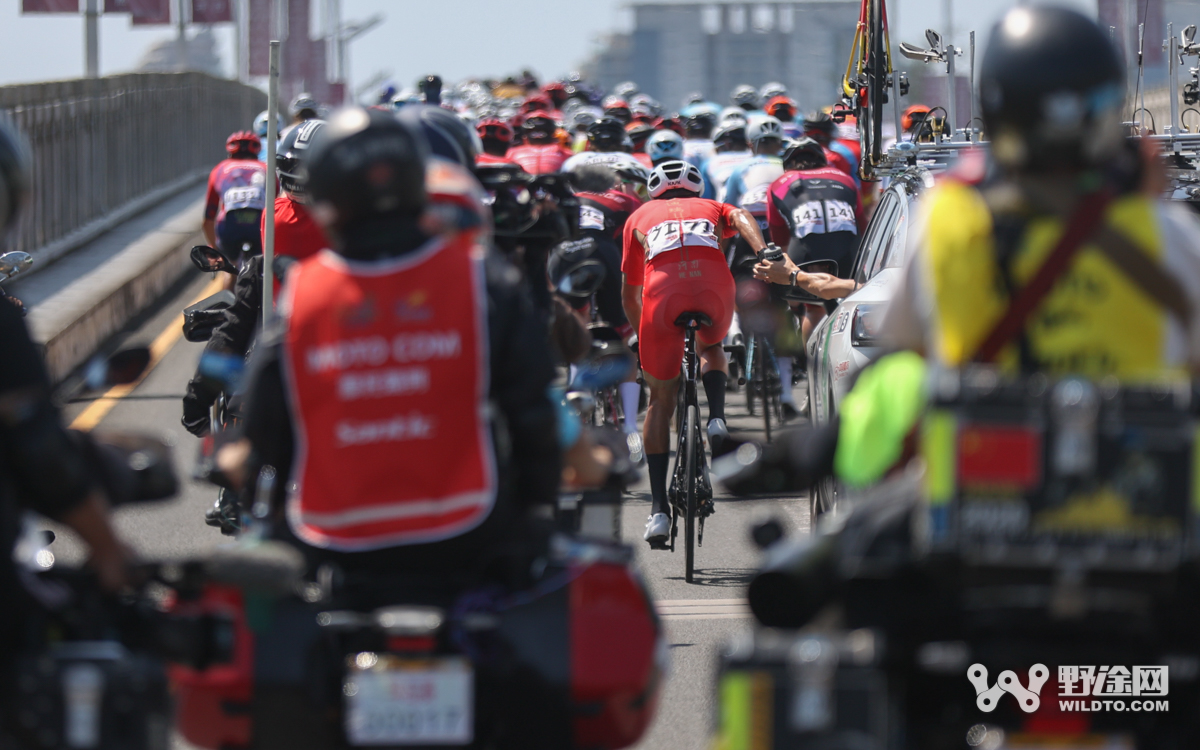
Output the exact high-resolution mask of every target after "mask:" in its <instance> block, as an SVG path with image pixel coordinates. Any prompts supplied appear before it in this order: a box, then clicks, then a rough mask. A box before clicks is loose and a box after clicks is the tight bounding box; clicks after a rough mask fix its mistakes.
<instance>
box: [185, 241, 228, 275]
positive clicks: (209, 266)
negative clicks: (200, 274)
mask: <svg viewBox="0 0 1200 750" xmlns="http://www.w3.org/2000/svg"><path fill="white" fill-rule="evenodd" d="M191 257H192V264H193V265H195V266H196V268H199V269H200V270H201V271H204V272H205V273H216V272H217V271H225V272H227V273H233V274H236V273H237V268H235V267H234V265H233V263H232V262H230V260H229V259H228V258H226V257H225V255H224V254H222V253H221V251H220V250H217V249H216V248H212V247H209V246H208V245H196V246H195V247H193V248H192V252H191Z"/></svg>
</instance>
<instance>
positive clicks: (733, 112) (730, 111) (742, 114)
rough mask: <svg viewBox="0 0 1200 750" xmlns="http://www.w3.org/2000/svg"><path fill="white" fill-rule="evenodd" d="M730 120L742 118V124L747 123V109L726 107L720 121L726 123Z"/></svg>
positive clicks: (722, 111)
mask: <svg viewBox="0 0 1200 750" xmlns="http://www.w3.org/2000/svg"><path fill="white" fill-rule="evenodd" d="M730 120H741V121H742V124H743V125H745V124H746V110H744V109H742V108H741V107H726V108H725V109H723V110H721V118H720V120H718V122H720V123H722V124H724V123H726V122H729V121H730Z"/></svg>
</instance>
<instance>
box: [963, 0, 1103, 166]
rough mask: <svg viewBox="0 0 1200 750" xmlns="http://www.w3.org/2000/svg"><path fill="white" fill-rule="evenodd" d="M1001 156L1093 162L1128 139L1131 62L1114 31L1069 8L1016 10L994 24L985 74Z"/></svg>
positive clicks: (1017, 160)
mask: <svg viewBox="0 0 1200 750" xmlns="http://www.w3.org/2000/svg"><path fill="white" fill-rule="evenodd" d="M979 80H980V88H979V99H980V102H981V103H982V105H983V122H984V126H985V127H986V129H987V131H988V135H989V137H990V139H991V142H992V153H993V154H994V155H995V157H996V161H997V162H999V163H1000V164H1001V165H1003V166H1005V167H1008V168H1011V169H1030V168H1036V169H1043V168H1046V167H1057V166H1073V167H1085V166H1088V165H1095V164H1099V163H1101V162H1102V161H1104V160H1105V159H1106V158H1108V157H1110V156H1112V155H1113V154H1114V153H1115V152H1116V151H1117V149H1118V148H1119V147H1120V144H1121V130H1120V125H1121V110H1122V107H1123V105H1124V99H1125V66H1124V65H1123V64H1122V62H1121V57H1120V54H1119V53H1118V52H1117V50H1116V48H1115V47H1114V46H1113V44H1112V42H1110V41H1109V39H1108V34H1107V33H1105V32H1104V31H1102V30H1101V29H1100V27H1099V26H1097V25H1096V23H1095V22H1094V21H1092V20H1090V19H1088V18H1087V17H1086V16H1083V15H1082V14H1080V13H1078V12H1076V11H1073V10H1068V9H1067V8H1060V7H1048V6H1032V7H1031V6H1022V7H1017V8H1013V9H1012V10H1010V11H1009V12H1008V13H1006V14H1004V17H1003V18H1001V19H1000V22H999V23H997V24H996V26H995V28H993V29H992V36H991V40H990V41H989V42H988V46H987V53H986V54H985V55H984V57H983V65H982V67H981V72H980V76H979Z"/></svg>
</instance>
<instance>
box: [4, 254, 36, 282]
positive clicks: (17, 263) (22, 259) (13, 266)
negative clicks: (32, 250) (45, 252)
mask: <svg viewBox="0 0 1200 750" xmlns="http://www.w3.org/2000/svg"><path fill="white" fill-rule="evenodd" d="M32 265H33V256H32V255H30V254H29V253H25V252H21V251H20V250H13V251H12V252H10V253H5V254H4V255H0V274H4V275H5V276H15V275H17V274H18V273H20V272H21V271H24V270H25V269H26V268H29V267H30V266H32Z"/></svg>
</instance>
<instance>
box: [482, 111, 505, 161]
mask: <svg viewBox="0 0 1200 750" xmlns="http://www.w3.org/2000/svg"><path fill="white" fill-rule="evenodd" d="M475 132H476V133H478V134H479V141H480V143H481V144H482V145H483V151H482V152H480V154H479V155H478V156H476V157H475V163H476V164H477V165H478V164H513V163H514V162H513V160H512V159H510V158H508V149H509V147H511V146H512V141H513V129H512V126H511V125H509V124H508V123H507V122H505V121H504V120H501V119H500V118H498V117H489V118H487V119H485V120H482V121H480V123H479V124H478V125H476V126H475Z"/></svg>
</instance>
